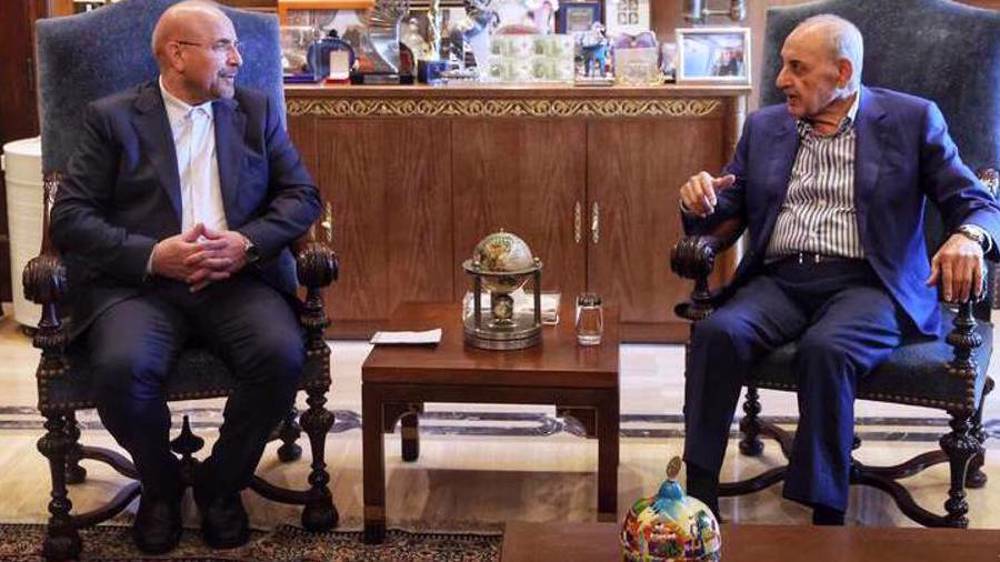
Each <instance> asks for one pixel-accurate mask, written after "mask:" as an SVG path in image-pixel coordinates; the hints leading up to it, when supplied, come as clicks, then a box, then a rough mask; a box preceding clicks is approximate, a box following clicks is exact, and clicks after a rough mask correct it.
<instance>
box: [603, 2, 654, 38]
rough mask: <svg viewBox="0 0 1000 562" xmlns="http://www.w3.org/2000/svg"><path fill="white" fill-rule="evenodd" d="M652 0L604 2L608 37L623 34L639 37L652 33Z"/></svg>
mask: <svg viewBox="0 0 1000 562" xmlns="http://www.w3.org/2000/svg"><path fill="white" fill-rule="evenodd" d="M651 2H652V0H604V22H605V25H607V31H608V37H612V38H613V37H615V36H617V35H618V34H621V33H627V34H629V35H638V34H640V33H642V32H643V31H650V30H651V29H652V28H651V27H650V15H649V14H650V8H649V6H650V3H651Z"/></svg>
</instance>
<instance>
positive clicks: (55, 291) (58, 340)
mask: <svg viewBox="0 0 1000 562" xmlns="http://www.w3.org/2000/svg"><path fill="white" fill-rule="evenodd" d="M21 282H22V284H23V285H24V296H25V297H26V298H27V299H28V300H30V301H31V302H34V303H35V304H38V305H41V307H42V317H41V319H40V320H39V322H38V331H36V332H35V336H34V338H32V344H33V345H34V346H35V347H37V348H38V349H41V350H42V362H41V364H40V365H39V368H38V376H39V377H40V378H41V377H55V376H58V375H59V374H61V373H62V372H64V370H65V367H66V357H65V355H64V352H65V349H66V344H67V343H68V341H69V336H68V334H67V333H66V329H65V327H64V326H63V323H62V319H61V318H60V317H59V309H58V306H59V302H61V301H62V299H63V297H64V296H65V295H66V292H67V291H68V289H69V287H68V285H67V283H66V266H65V265H64V264H63V262H62V259H61V258H60V257H59V256H58V255H56V254H55V253H43V254H42V255H40V256H36V257H34V258H32V259H31V261H29V262H28V265H26V266H25V267H24V272H23V273H22V278H21Z"/></svg>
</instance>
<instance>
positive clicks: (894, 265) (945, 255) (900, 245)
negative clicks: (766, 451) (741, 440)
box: [681, 15, 1000, 524]
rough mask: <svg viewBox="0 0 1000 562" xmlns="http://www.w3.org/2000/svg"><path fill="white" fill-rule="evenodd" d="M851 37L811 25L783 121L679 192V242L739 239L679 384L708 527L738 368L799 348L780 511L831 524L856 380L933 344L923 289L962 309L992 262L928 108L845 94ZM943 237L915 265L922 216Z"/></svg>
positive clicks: (849, 28)
mask: <svg viewBox="0 0 1000 562" xmlns="http://www.w3.org/2000/svg"><path fill="white" fill-rule="evenodd" d="M863 51H864V49H863V42H862V38H861V33H860V32H859V31H858V29H857V28H856V27H855V26H854V25H853V24H851V23H850V22H848V21H846V20H843V19H841V18H839V17H836V16H831V15H822V16H816V17H813V18H810V19H808V20H806V21H804V22H803V23H802V24H800V25H799V26H798V27H796V28H795V29H794V30H793V31H792V33H791V34H790V35H789V36H788V38H787V39H786V40H785V43H784V45H783V47H782V50H781V59H782V67H781V71H780V73H779V74H778V77H777V81H776V83H777V86H778V88H780V89H781V90H782V91H783V92H784V93H785V96H786V98H787V102H786V103H785V104H783V105H776V106H772V107H766V108H763V109H761V110H760V111H758V112H756V113H754V114H753V115H751V116H750V117H749V118H748V119H747V122H746V125H745V127H744V130H743V135H742V138H741V139H740V142H739V144H738V146H737V148H736V153H735V155H734V157H733V159H732V161H731V162H730V163H729V164H728V165H727V166H726V167H725V169H724V170H723V171H722V173H721V174H720V175H719V176H718V177H713V176H712V175H710V174H709V173H708V172H701V173H699V174H697V175H695V176H693V177H692V178H691V179H690V180H689V181H688V182H687V183H685V184H684V186H682V187H681V210H682V216H683V221H684V228H685V231H686V232H688V233H689V234H703V233H709V232H711V231H712V230H713V229H714V228H715V227H716V226H718V225H720V224H721V223H722V222H724V221H727V220H729V219H733V218H737V219H739V220H740V221H741V222H742V224H744V225H745V226H746V236H747V239H748V244H747V251H746V254H745V257H744V259H743V261H742V263H740V266H739V268H738V269H737V272H736V274H735V278H734V280H733V284H732V286H731V287H732V290H731V291H730V292H729V293H728V294H726V295H724V297H725V300H724V304H722V306H721V307H720V308H719V309H718V310H716V312H715V313H714V314H713V315H712V316H711V317H709V318H708V319H706V320H703V321H701V322H699V323H698V324H696V325H695V328H694V333H693V337H692V341H691V346H690V355H689V362H688V366H687V373H686V381H685V406H684V408H685V410H684V412H685V425H686V437H685V453H684V455H685V460H686V462H687V467H688V491H689V492H690V493H691V494H693V495H694V496H696V497H698V498H701V499H702V500H704V501H706V503H708V504H709V505H710V506H711V507H712V509H713V510H715V511H716V512H717V511H718V482H719V469H720V467H721V465H722V460H723V457H724V455H725V450H726V444H727V440H728V437H729V429H730V425H731V424H732V421H733V412H734V410H735V408H736V404H737V401H738V399H739V393H740V387H741V383H742V382H743V381H744V380H745V377H746V375H747V372H748V371H749V369H750V368H751V366H752V365H753V364H754V363H755V362H756V361H758V360H759V359H761V358H762V357H764V356H765V355H766V354H768V353H769V352H771V351H772V350H774V349H775V348H777V347H778V346H781V345H782V344H785V343H787V342H789V341H792V340H797V341H798V354H797V356H796V357H795V372H796V375H797V381H798V388H799V390H798V403H799V424H798V429H797V431H796V433H795V441H794V444H793V448H792V452H791V457H790V460H789V464H788V470H787V472H786V473H785V487H784V495H785V497H787V498H789V499H792V500H795V501H798V502H801V503H804V504H806V505H808V506H811V507H812V508H814V509H813V521H814V523H816V524H843V522H844V511H845V510H846V508H847V496H848V485H849V482H850V466H851V446H852V443H853V436H854V398H855V387H856V384H857V381H858V380H859V379H860V378H861V377H864V376H865V375H866V374H868V373H869V372H870V371H871V370H872V369H873V368H875V367H876V366H877V365H878V364H879V363H880V362H882V361H883V360H884V359H885V358H886V357H887V356H888V355H889V354H890V353H891V352H892V350H893V349H894V348H896V347H898V346H899V344H900V343H901V342H902V341H903V339H904V338H906V337H920V336H922V335H923V336H932V335H937V334H938V332H939V329H940V328H941V322H940V315H939V306H938V297H937V288H938V287H940V290H941V295H942V296H943V297H944V299H945V300H948V301H954V302H958V301H964V300H967V299H968V298H969V297H970V296H971V295H975V294H978V293H979V292H980V291H981V289H982V286H983V275H984V269H983V256H984V253H991V254H992V256H994V257H995V256H996V255H997V249H996V245H995V244H994V243H993V241H995V240H997V239H998V238H997V237H998V236H1000V208H998V206H997V204H996V202H995V201H994V200H993V198H992V197H991V196H990V195H989V193H988V192H987V191H986V190H985V188H984V187H983V186H982V185H981V184H980V183H979V182H978V180H977V179H976V178H975V176H974V175H973V174H972V172H970V171H969V169H968V168H967V167H966V166H965V165H964V164H963V163H962V161H961V159H960V158H959V155H958V153H957V151H956V149H955V145H954V143H953V142H952V140H951V138H950V137H949V135H948V131H947V127H946V125H945V122H944V118H943V117H942V115H941V112H940V111H939V110H938V108H937V106H935V105H934V103H932V102H930V101H927V100H923V99H920V98H916V97H913V96H909V95H905V94H901V93H897V92H893V91H890V90H885V89H881V88H867V87H864V86H862V85H861V64H862V59H863ZM928 200H929V201H930V202H931V203H933V204H935V205H936V206H937V207H938V209H939V210H940V211H941V215H942V217H943V218H944V220H945V224H946V226H947V228H949V229H950V230H951V232H952V234H951V236H950V237H949V238H948V239H947V240H946V241H945V243H944V244H943V245H942V246H941V248H940V249H938V250H937V253H936V254H935V255H934V258H933V260H931V261H930V262H928V259H927V252H926V249H925V248H926V246H925V242H924V223H923V216H924V212H923V211H924V205H925V202H927V201H928Z"/></svg>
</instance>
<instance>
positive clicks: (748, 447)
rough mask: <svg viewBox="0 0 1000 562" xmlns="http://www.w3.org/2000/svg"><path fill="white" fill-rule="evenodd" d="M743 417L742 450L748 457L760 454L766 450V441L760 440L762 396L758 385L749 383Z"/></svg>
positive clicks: (741, 422) (741, 430) (741, 428)
mask: <svg viewBox="0 0 1000 562" xmlns="http://www.w3.org/2000/svg"><path fill="white" fill-rule="evenodd" d="M743 413H744V414H745V415H744V416H743V419H742V420H740V432H742V433H743V439H741V440H740V452H741V453H743V454H744V455H746V456H748V457H756V456H759V455H760V454H761V453H762V452H764V442H763V441H761V440H760V417H759V416H760V396H759V395H758V394H757V387H756V386H753V385H747V397H746V400H745V401H744V402H743Z"/></svg>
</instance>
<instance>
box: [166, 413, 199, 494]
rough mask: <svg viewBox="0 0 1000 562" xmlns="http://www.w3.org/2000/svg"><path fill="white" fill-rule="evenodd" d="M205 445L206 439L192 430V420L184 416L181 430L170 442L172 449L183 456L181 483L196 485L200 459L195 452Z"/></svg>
mask: <svg viewBox="0 0 1000 562" xmlns="http://www.w3.org/2000/svg"><path fill="white" fill-rule="evenodd" d="M203 446H205V440H204V439H202V438H201V437H198V436H197V435H195V434H194V432H192V431H191V420H190V419H189V418H188V416H184V421H183V422H181V432H180V433H179V434H177V437H175V438H174V439H173V441H171V442H170V450H171V451H173V452H175V453H177V454H178V455H180V456H181V459H180V466H181V483H182V484H183V485H184V486H185V487H187V486H194V475H195V470H197V467H198V464H199V461H198V459H196V458H194V454H195V453H197V452H198V451H200V450H201V448H202V447H203Z"/></svg>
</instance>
